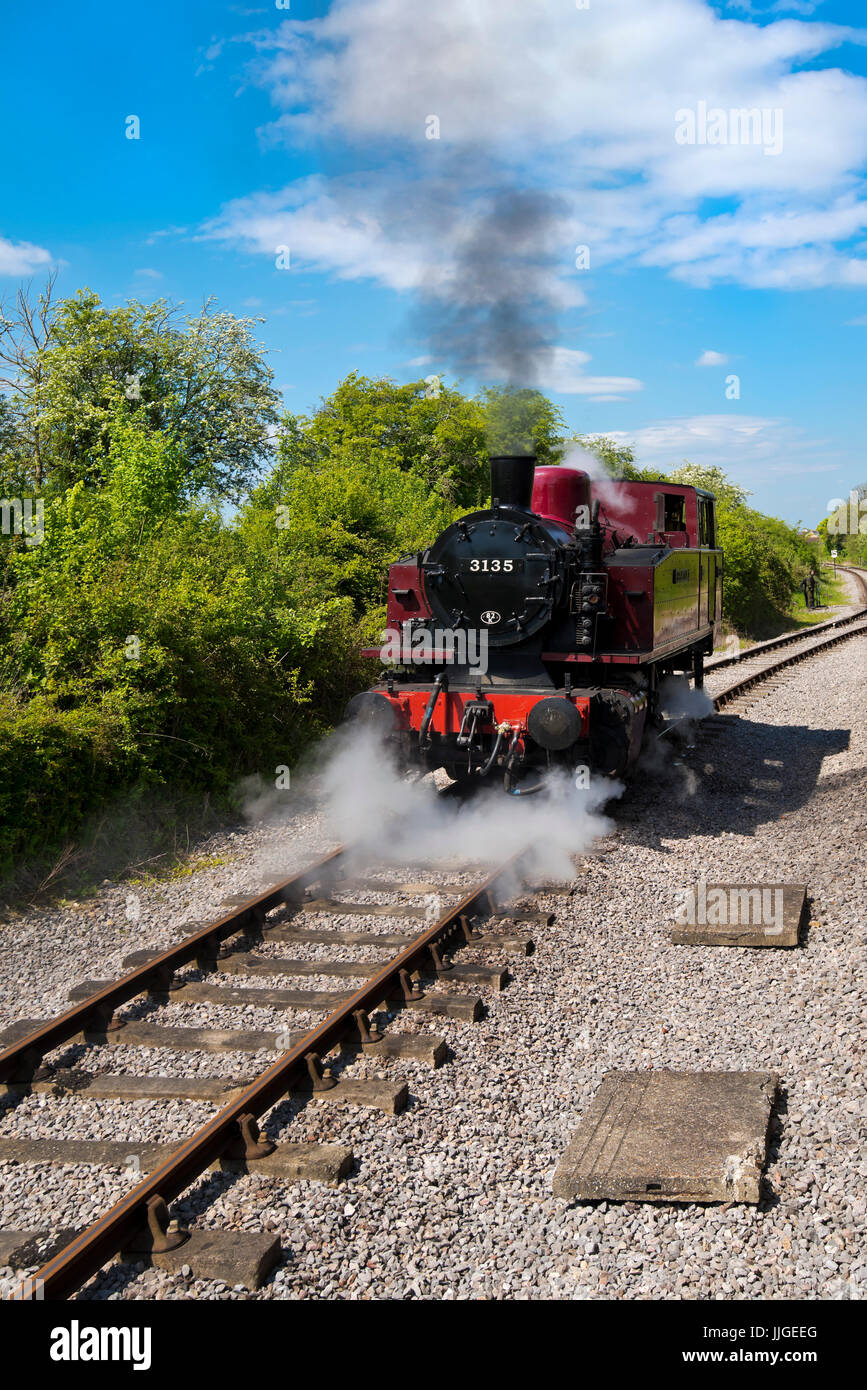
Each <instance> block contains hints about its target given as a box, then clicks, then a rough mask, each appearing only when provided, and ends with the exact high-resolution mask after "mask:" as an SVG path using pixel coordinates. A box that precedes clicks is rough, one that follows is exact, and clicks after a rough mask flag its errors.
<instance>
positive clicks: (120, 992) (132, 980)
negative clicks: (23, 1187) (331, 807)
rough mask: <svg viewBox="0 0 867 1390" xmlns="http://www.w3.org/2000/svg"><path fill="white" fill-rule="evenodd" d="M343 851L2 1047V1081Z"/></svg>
mask: <svg viewBox="0 0 867 1390" xmlns="http://www.w3.org/2000/svg"><path fill="white" fill-rule="evenodd" d="M344 854H345V850H344V849H343V848H342V847H341V848H339V849H336V850H332V851H331V852H330V853H329V854H326V855H325V856H324V857H323V858H322V859H320V860H318V861H317V862H316V863H315V864H311V865H309V866H308V867H307V868H306V869H302V870H301V871H300V873H297V874H293V875H292V877H291V878H287V879H284V880H283V881H282V882H279V883H275V884H272V885H270V886H269V888H268V889H267V890H266V891H265V892H264V893H260V894H258V895H257V896H256V897H254V898H251V899H250V900H249V902H245V903H243V904H241V905H240V906H239V907H237V908H234V909H233V910H232V911H231V912H229V913H227V914H226V916H225V917H220V918H218V919H217V920H216V921H214V922H209V923H208V924H207V925H206V926H204V927H203V928H202V930H201V931H198V932H194V933H191V935H190V936H188V937H186V938H185V940H183V941H179V942H176V943H175V944H174V945H173V946H169V947H168V948H167V949H166V950H165V951H162V952H161V953H160V954H159V955H157V956H154V957H153V959H152V960H149V961H148V962H147V963H146V964H144V965H141V966H139V967H138V968H137V969H135V970H133V971H131V972H130V974H128V975H124V976H123V978H122V979H120V980H115V981H113V982H112V983H111V984H110V985H106V986H105V988H104V989H101V990H98V991H97V993H96V994H92V995H90V996H89V997H88V998H87V999H84V1000H82V1002H81V1003H80V1004H76V1005H75V1007H74V1008H72V1009H68V1010H67V1012H66V1013H64V1014H59V1015H58V1016H57V1017H56V1018H51V1019H47V1020H46V1022H45V1023H44V1024H41V1025H40V1027H38V1028H36V1029H34V1031H33V1032H32V1033H28V1034H27V1036H26V1037H24V1038H20V1039H19V1040H18V1041H17V1042H15V1043H14V1044H13V1045H12V1046H11V1047H7V1048H5V1049H4V1051H2V1052H0V1083H3V1082H7V1083H8V1082H15V1081H21V1082H26V1081H27V1080H28V1079H32V1077H33V1073H34V1072H35V1070H36V1068H37V1067H38V1066H39V1064H40V1063H41V1061H42V1059H43V1057H44V1056H45V1054H46V1053H48V1052H52V1051H53V1050H54V1049H55V1048H57V1047H62V1045H63V1044H64V1043H67V1042H70V1041H71V1040H72V1039H73V1038H75V1037H77V1036H78V1035H79V1034H80V1033H83V1032H86V1033H100V1032H104V1031H105V1029H106V1027H107V1026H108V1024H109V1022H110V1020H111V1017H112V1014H113V1013H114V1010H115V1009H116V1008H118V1007H119V1006H120V1005H121V1004H127V1003H128V1002H129V1001H130V999H134V998H135V997H136V995H139V994H143V993H144V992H145V991H146V990H148V989H149V988H151V987H152V985H153V983H154V982H155V981H156V982H159V981H160V979H161V978H165V977H168V976H170V975H172V974H173V973H174V972H175V971H176V970H178V969H180V967H181V966H182V965H188V964H189V962H190V961H193V960H196V959H198V958H200V957H202V956H206V955H209V954H210V955H216V950H217V947H218V946H219V944H220V943H221V942H222V941H225V940H226V938H227V937H229V936H232V935H234V933H235V932H237V931H242V930H243V928H244V927H245V926H247V925H249V923H250V921H251V920H253V921H255V920H256V919H257V918H258V919H263V918H264V916H265V914H266V913H267V912H270V911H271V909H272V908H274V907H278V906H279V905H280V903H282V902H286V901H288V900H290V899H291V898H293V897H295V896H297V897H299V898H300V896H301V895H302V894H303V891H304V889H305V888H307V887H309V885H310V884H312V883H316V882H317V881H318V880H319V879H320V878H322V877H323V875H325V874H327V873H328V872H329V870H330V869H332V868H334V867H336V865H337V863H338V862H339V861H340V859H341V858H342V856H343V855H344Z"/></svg>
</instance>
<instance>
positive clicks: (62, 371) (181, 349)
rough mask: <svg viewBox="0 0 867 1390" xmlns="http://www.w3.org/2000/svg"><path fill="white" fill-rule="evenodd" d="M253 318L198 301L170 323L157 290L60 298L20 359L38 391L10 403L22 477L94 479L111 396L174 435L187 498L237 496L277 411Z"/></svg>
mask: <svg viewBox="0 0 867 1390" xmlns="http://www.w3.org/2000/svg"><path fill="white" fill-rule="evenodd" d="M256 322H257V321H256V320H254V319H239V318H236V317H235V316H234V315H233V314H230V313H226V312H219V313H218V312H216V311H215V310H214V309H213V306H212V304H211V303H210V302H209V303H207V304H205V305H204V306H203V308H202V310H201V312H200V313H198V314H196V315H194V316H191V317H189V318H187V319H185V320H183V321H180V320H179V319H178V315H177V313H176V311H175V310H173V309H172V308H171V306H170V305H169V304H168V303H167V302H166V301H165V300H157V301H156V302H155V303H153V304H141V303H139V302H138V301H137V300H133V301H131V302H130V303H128V304H123V305H119V306H118V307H117V308H113V309H112V308H107V307H106V306H105V305H103V304H102V303H101V301H100V299H99V296H98V295H96V294H93V293H92V292H91V291H90V290H81V291H79V293H78V294H77V295H76V296H75V297H74V298H72V299H66V300H63V301H62V302H61V303H60V304H59V305H58V306H57V308H56V310H55V311H54V313H53V316H52V319H51V324H50V333H49V336H48V339H47V342H46V343H45V345H44V346H42V347H41V348H39V349H38V350H37V349H34V350H33V351H32V352H31V354H30V359H29V361H28V364H27V367H28V370H29V371H30V373H31V375H32V374H33V373H34V372H35V370H36V367H37V366H38V372H39V389H38V391H35V392H33V393H32V394H31V395H29V396H28V397H27V399H26V400H24V399H23V398H22V399H21V400H19V401H18V408H19V410H21V411H23V412H24V413H25V414H26V416H27V417H28V421H27V422H22V426H21V430H20V432H21V433H22V434H28V436H29V437H31V438H33V439H36V438H38V439H39V460H38V473H37V471H36V465H35V463H34V481H35V482H36V483H37V484H38V485H41V484H42V483H43V482H44V483H45V484H46V485H47V486H49V487H54V488H56V489H58V490H61V491H62V490H64V489H66V488H69V487H72V486H73V485H74V484H75V483H76V482H83V483H85V484H86V485H87V486H89V487H93V486H100V485H102V484H103V483H104V482H105V480H106V472H107V467H108V458H109V454H110V451H111V427H112V423H113V421H114V419H115V413H116V403H117V399H118V397H119V396H122V397H123V398H124V399H125V400H126V401H127V403H128V405H129V406H130V409H131V410H132V411H134V412H135V414H136V415H138V416H139V417H140V423H141V425H142V428H143V429H144V430H145V432H146V433H147V434H154V435H160V434H165V435H168V436H170V437H171V438H173V439H176V440H177V441H178V444H179V446H180V447H181V448H182V450H183V455H182V456H183V459H184V465H185V490H186V492H187V494H188V495H189V496H191V497H192V496H198V495H202V494H204V495H207V496H211V497H227V498H229V499H231V500H238V498H239V497H240V496H241V495H242V494H243V493H244V492H245V491H246V489H247V488H248V487H249V486H250V485H251V483H252V482H253V481H254V479H255V478H256V476H257V474H258V471H259V468H260V464H261V462H262V460H263V458H264V457H265V456H266V454H267V452H268V449H269V441H268V429H269V426H270V425H273V424H274V423H275V421H276V418H277V416H276V404H277V400H278V396H277V393H276V392H275V391H274V390H273V388H272V385H271V379H272V373H271V371H270V369H269V368H268V367H267V366H266V364H265V362H264V360H263V358H262V352H261V349H260V348H259V347H258V346H257V345H256V343H255V342H254V339H253V331H254V327H255V324H256ZM34 357H36V358H38V363H34V362H33V360H32V359H33V358H34ZM25 424H27V425H28V428H25Z"/></svg>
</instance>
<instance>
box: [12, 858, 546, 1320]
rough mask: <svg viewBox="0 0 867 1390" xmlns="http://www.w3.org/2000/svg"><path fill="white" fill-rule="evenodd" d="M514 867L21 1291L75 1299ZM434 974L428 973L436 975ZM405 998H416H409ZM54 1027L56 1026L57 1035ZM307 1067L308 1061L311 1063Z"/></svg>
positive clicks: (259, 904) (132, 979)
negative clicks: (155, 1210) (155, 1208)
mask: <svg viewBox="0 0 867 1390" xmlns="http://www.w3.org/2000/svg"><path fill="white" fill-rule="evenodd" d="M341 853H342V851H339V850H338V851H335V853H334V854H332V855H330V856H328V857H327V858H326V859H325V860H322V861H321V862H320V863H319V864H316V865H314V866H313V867H312V868H311V869H308V870H306V871H304V873H302V874H299V875H296V876H295V877H294V878H293V879H289V880H287V881H286V883H285V884H283V885H280V886H279V887H275V888H273V889H269V891H268V892H267V893H266V894H263V895H261V896H260V897H259V898H255V899H252V900H251V901H250V903H249V904H245V905H244V906H243V907H241V908H239V909H238V911H237V912H236V913H234V914H233V916H232V918H227V919H221V921H220V923H217V924H214V925H209V926H208V927H206V928H205V929H204V930H203V931H201V932H199V933H197V934H196V935H195V936H194V937H192V938H190V940H189V941H188V942H184V943H182V951H183V956H182V958H181V957H180V955H179V954H178V952H175V953H173V952H172V951H167V952H165V953H164V955H163V956H161V957H158V958H157V959H156V960H154V961H152V962H149V963H148V965H147V966H146V967H143V969H142V970H139V971H136V972H134V973H133V974H132V975H130V976H127V977H126V978H125V979H124V980H123V981H120V982H119V985H118V986H115V987H113V988H114V989H118V988H121V987H122V988H123V990H124V991H127V990H128V989H131V988H132V986H133V984H136V985H137V986H138V989H139V991H140V989H141V985H142V981H143V980H144V978H145V977H146V976H148V975H150V976H153V973H154V970H155V968H159V967H162V968H168V967H169V966H170V965H171V963H172V962H175V963H185V962H186V961H187V960H190V959H192V958H193V957H194V956H195V953H196V947H198V948H199V949H201V946H202V944H203V943H205V942H206V941H207V940H208V938H209V937H212V936H213V935H214V933H215V932H216V931H218V930H222V929H224V928H225V934H226V935H228V934H229V928H228V923H229V922H230V921H234V920H235V919H237V917H238V916H239V915H241V916H243V917H244V918H245V920H246V919H248V918H249V917H250V916H251V915H252V914H253V913H254V912H255V910H256V909H257V908H258V909H259V910H260V911H261V910H262V908H263V905H264V904H266V903H270V905H271V906H277V904H278V903H279V902H280V901H282V900H283V899H282V897H281V894H283V895H285V892H286V890H287V888H288V887H290V886H292V887H297V886H298V885H299V883H300V882H301V881H302V880H304V879H305V878H306V877H309V879H310V881H316V880H317V879H318V878H319V877H320V876H321V873H322V871H323V869H325V868H327V866H328V865H330V864H333V863H334V861H335V860H336V859H337V858H338V857H339V856H340V854H341ZM522 857H523V853H521V854H518V855H515V856H513V857H512V858H511V859H509V860H508V861H507V862H506V863H505V864H503V865H501V866H500V868H499V869H497V870H495V872H494V873H492V874H491V875H490V876H489V877H488V878H487V879H485V881H484V882H483V883H482V884H481V885H480V886H479V887H477V888H475V889H473V890H472V892H470V893H468V894H467V895H466V896H465V897H464V898H463V899H462V900H461V901H460V902H459V903H458V904H457V905H456V906H455V907H454V908H450V909H449V910H448V911H447V912H446V913H445V914H444V915H443V916H442V917H440V918H439V920H438V921H436V922H434V923H433V924H432V925H431V926H430V927H429V928H428V929H427V930H426V931H424V932H423V933H422V934H421V935H420V936H418V937H416V939H415V940H414V941H412V942H411V943H410V944H409V945H408V946H407V947H406V948H405V949H404V950H402V951H400V952H399V953H398V954H397V955H396V956H395V957H394V958H393V959H392V960H391V961H390V962H389V963H388V964H387V965H385V966H383V967H382V968H380V969H378V970H377V971H376V973H375V974H374V975H372V976H371V977H370V978H369V979H368V980H366V981H365V983H364V984H363V985H362V986H361V987H360V988H359V989H358V990H356V991H355V993H354V994H353V995H351V996H350V998H349V999H347V1000H346V1001H345V1002H344V1003H343V1004H341V1005H340V1007H339V1008H337V1009H335V1010H334V1012H333V1013H331V1014H329V1016H328V1018H326V1019H325V1020H324V1021H323V1022H322V1023H320V1024H319V1025H318V1026H317V1027H315V1028H313V1029H311V1031H310V1032H309V1033H307V1034H305V1036H304V1037H303V1038H302V1039H301V1041H300V1042H298V1043H297V1044H296V1045H295V1046H294V1047H293V1048H291V1049H290V1050H289V1051H287V1052H286V1053H285V1054H284V1055H283V1056H282V1057H281V1058H280V1060H279V1061H277V1062H275V1063H274V1065H273V1066H271V1067H269V1068H268V1070H267V1071H266V1072H264V1073H263V1074H262V1076H260V1077H259V1078H258V1080H256V1081H254V1082H253V1083H252V1084H251V1085H250V1086H248V1087H247V1088H246V1089H245V1090H244V1091H243V1092H242V1093H241V1094H240V1095H239V1096H238V1097H237V1098H236V1099H235V1100H234V1101H232V1102H231V1103H230V1104H229V1105H227V1106H226V1107H225V1108H224V1109H223V1110H221V1111H220V1112H219V1114H217V1115H215V1116H214V1118H213V1119H212V1120H210V1121H209V1122H208V1123H207V1124H206V1125H204V1126H203V1127H202V1128H201V1129H199V1130H198V1131H197V1132H196V1133H195V1134H193V1135H192V1136H191V1137H190V1138H189V1139H187V1140H186V1141H185V1142H184V1143H183V1144H181V1145H180V1146H179V1148H178V1149H177V1150H176V1151H175V1152H174V1153H173V1154H172V1155H171V1156H170V1158H168V1159H167V1160H166V1162H165V1163H163V1164H162V1165H161V1166H160V1167H159V1168H158V1169H156V1170H155V1171H154V1172H153V1173H151V1174H149V1175H148V1177H147V1178H146V1179H145V1180H144V1181H143V1182H141V1183H139V1184H138V1186H137V1187H135V1188H133V1190H132V1191H131V1192H129V1193H128V1194H127V1196H126V1197H124V1198H122V1200H121V1201H120V1202H118V1203H117V1204H116V1205H115V1206H113V1207H112V1208H111V1209H110V1210H109V1211H108V1212H106V1213H105V1215H104V1216H102V1217H100V1218H99V1219H98V1220H97V1221H95V1222H94V1223H93V1225H91V1226H90V1227H88V1229H87V1230H85V1231H82V1232H81V1233H80V1235H78V1236H77V1237H76V1238H75V1239H74V1240H73V1241H71V1242H70V1243H69V1245H67V1246H66V1247H65V1248H64V1249H63V1250H61V1251H60V1252H59V1253H58V1254H57V1255H55V1256H54V1258H53V1259H51V1260H49V1261H48V1262H47V1263H46V1264H45V1265H43V1267H42V1268H41V1269H40V1270H38V1271H37V1273H36V1275H35V1276H34V1280H32V1281H30V1282H31V1284H32V1283H34V1282H35V1283H36V1287H41V1289H42V1291H43V1295H44V1297H45V1298H47V1299H62V1298H65V1297H67V1296H68V1295H69V1294H71V1293H73V1292H75V1290H76V1289H78V1288H80V1287H81V1285H82V1284H83V1283H85V1282H86V1280H87V1279H89V1278H91V1276H92V1275H94V1274H95V1273H96V1272H97V1271H98V1270H99V1269H100V1268H101V1267H102V1266H103V1265H104V1264H105V1263H107V1262H108V1261H109V1260H110V1259H112V1258H113V1257H114V1256H115V1255H116V1254H117V1252H118V1251H119V1250H122V1249H123V1248H124V1246H125V1245H126V1244H128V1243H129V1242H130V1241H131V1240H132V1239H133V1238H134V1237H135V1236H136V1235H137V1234H138V1232H139V1231H141V1230H142V1228H143V1227H145V1226H146V1225H147V1222H148V1204H149V1203H152V1202H153V1201H154V1200H155V1199H157V1200H159V1199H162V1201H163V1202H165V1203H168V1202H171V1201H173V1200H174V1198H176V1197H177V1196H178V1195H179V1194H180V1193H181V1192H183V1191H184V1189H185V1188H187V1187H189V1185H190V1184H191V1183H192V1182H193V1181H194V1180H195V1179H196V1178H197V1177H199V1176H200V1175H201V1174H202V1173H203V1172H204V1171H205V1170H206V1169H207V1168H208V1167H209V1165H210V1164H211V1163H212V1162H213V1161H214V1159H216V1158H218V1157H219V1156H220V1155H221V1154H223V1153H224V1152H225V1151H226V1149H227V1148H228V1147H229V1146H231V1145H233V1144H235V1143H236V1142H237V1141H238V1140H239V1139H244V1138H246V1139H247V1140H249V1135H250V1125H249V1123H248V1122H249V1121H251V1120H252V1121H255V1120H256V1119H258V1117H259V1116H261V1115H262V1114H263V1113H264V1111H266V1110H268V1109H270V1107H271V1106H272V1105H274V1104H275V1103H276V1102H277V1101H279V1100H281V1099H282V1098H283V1097H284V1096H286V1095H287V1093H288V1092H289V1091H290V1090H291V1089H292V1088H293V1087H294V1088H295V1089H297V1090H303V1091H305V1092H309V1091H310V1089H311V1085H312V1082H311V1080H310V1078H311V1075H312V1074H313V1073H314V1072H315V1071H316V1069H317V1067H318V1059H319V1058H320V1057H321V1056H324V1055H325V1054H326V1053H328V1052H330V1051H331V1049H332V1048H333V1047H335V1046H336V1045H337V1044H338V1043H340V1042H341V1041H343V1039H344V1038H346V1037H347V1036H348V1035H350V1034H354V1033H355V1032H356V1031H357V1029H358V1020H357V1019H356V1017H355V1015H356V1013H357V1011H358V1010H363V1011H364V1012H365V1013H367V1012H368V1011H370V1010H372V1009H373V1008H374V1007H375V1006H376V1005H379V1004H380V1003H381V1002H382V1001H383V1000H384V999H388V998H390V997H391V996H392V995H393V994H395V993H396V992H397V991H398V990H401V992H402V993H403V995H404V997H406V990H407V989H408V988H409V986H410V984H411V982H410V972H412V971H414V970H417V969H418V968H419V967H420V966H421V965H423V964H425V963H426V962H427V961H428V959H429V958H431V948H439V947H440V946H443V947H444V946H447V945H449V944H452V942H453V939H454V938H455V937H457V936H458V934H463V933H465V932H466V931H467V929H468V928H469V926H470V923H471V920H472V918H473V917H475V916H478V915H488V914H489V913H490V912H491V911H493V910H494V909H495V907H496V897H495V890H496V888H497V887H501V888H504V889H505V891H506V892H507V893H508V892H511V891H512V890H513V886H514V884H515V883H516V882H519V881H520V868H519V866H520V861H521V859H522ZM434 961H435V958H434ZM435 966H436V961H435ZM436 968H437V969H438V966H436ZM416 989H417V987H416ZM109 994H111V990H103V991H101V992H100V994H99V995H95V996H93V999H100V1000H101V999H102V998H103V997H104V996H106V995H109ZM130 997H132V996H131V994H130V993H128V992H124V993H123V999H120V998H118V1002H123V1001H124V1000H126V999H128V998H130ZM410 997H417V998H418V997H423V996H422V995H421V994H420V993H416V994H415V995H411V996H410ZM92 1009H93V1000H92V999H89V1000H86V1001H85V1003H84V1004H83V1005H82V1006H81V1009H80V1010H71V1011H70V1012H71V1015H74V1016H76V1018H77V1020H80V1017H81V1016H82V1010H84V1012H85V1014H86V1013H87V1011H88V1010H90V1011H91V1012H92ZM69 1018H70V1015H64V1016H63V1020H66V1019H69ZM63 1020H57V1023H58V1025H59V1024H61V1023H62V1022H63ZM68 1026H70V1025H65V1027H68ZM78 1027H80V1022H77V1024H76V1031H77V1029H78ZM44 1034H47V1035H49V1036H53V1035H51V1034H50V1025H48V1026H47V1027H46V1029H41V1030H39V1032H38V1033H35V1034H33V1035H32V1037H33V1038H40V1039H41V1038H42V1037H43V1035H44ZM68 1036H69V1034H68V1032H64V1036H63V1038H62V1039H61V1040H65V1039H66V1038H67V1037H68ZM29 1041H30V1039H25V1040H24V1043H23V1044H21V1045H19V1046H26V1044H27V1043H28V1042H29ZM39 1045H40V1046H41V1045H42V1044H41V1043H40V1044H39ZM56 1045H57V1044H56V1043H51V1046H56ZM15 1050H16V1049H7V1051H13V1052H14V1051H15ZM45 1050H48V1049H47V1048H46V1049H45ZM3 1055H4V1056H5V1055H6V1054H3ZM311 1057H312V1058H313V1061H312V1063H311ZM299 1078H300V1079H301V1080H302V1081H306V1083H307V1084H306V1085H302V1086H299V1084H298V1082H299ZM245 1130H246V1135H245V1133H244V1131H245ZM248 1157H249V1159H250V1162H251V1165H252V1166H255V1155H251V1154H248ZM40 1281H41V1283H40Z"/></svg>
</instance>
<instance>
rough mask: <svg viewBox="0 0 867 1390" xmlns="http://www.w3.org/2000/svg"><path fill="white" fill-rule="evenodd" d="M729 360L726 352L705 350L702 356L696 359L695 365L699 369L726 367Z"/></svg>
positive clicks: (711, 349)
mask: <svg viewBox="0 0 867 1390" xmlns="http://www.w3.org/2000/svg"><path fill="white" fill-rule="evenodd" d="M728 360H729V359H728V357H727V356H726V354H725V353H724V352H714V350H713V348H705V350H704V352H703V353H702V354H701V356H700V357H697V358H696V359H695V365H696V366H697V367H724V366H725V364H726V362H728Z"/></svg>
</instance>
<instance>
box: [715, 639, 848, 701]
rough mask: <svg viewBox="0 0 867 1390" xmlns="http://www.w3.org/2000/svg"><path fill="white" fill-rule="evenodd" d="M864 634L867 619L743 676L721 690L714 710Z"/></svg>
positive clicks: (716, 697)
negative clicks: (791, 668) (809, 658)
mask: <svg viewBox="0 0 867 1390" xmlns="http://www.w3.org/2000/svg"><path fill="white" fill-rule="evenodd" d="M863 632H867V619H862V620H860V621H855V622H853V624H852V625H851V626H849V627H846V628H843V629H841V630H839V631H837V632H834V633H832V634H831V635H830V636H828V637H824V638H823V639H822V641H820V642H813V643H811V645H810V646H809V647H804V648H803V649H802V650H801V651H797V652H790V653H789V654H788V655H787V656H784V657H782V658H781V659H780V660H779V661H772V662H770V663H769V665H767V666H763V667H762V668H761V669H760V670H758V671H753V672H751V673H750V675H748V676H742V677H741V679H740V680H738V681H735V683H734V684H733V685H730V686H728V687H727V688H726V689H725V690H721V691H720V692H719V694H718V695H715V696H714V700H713V706H714V709H715V710H721V709H724V708H725V706H726V705H728V704H731V702H732V700H734V699H736V698H737V697H738V696H739V695H743V694H744V692H745V691H747V690H750V689H751V688H752V686H754V685H758V684H759V682H760V681H763V680H766V679H767V677H768V676H772V675H774V673H775V672H776V671H782V670H784V669H785V668H786V667H787V666H794V665H795V664H796V662H798V661H805V660H806V659H807V657H810V656H815V655H816V653H817V652H821V651H825V650H826V649H827V648H828V647H836V646H837V645H838V643H840V642H845V641H847V639H848V638H850V637H857V636H858V635H859V634H860V633H863Z"/></svg>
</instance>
